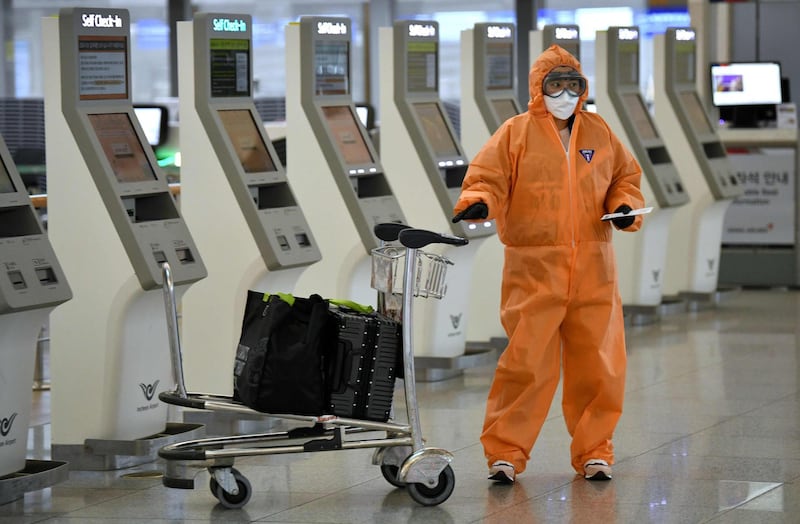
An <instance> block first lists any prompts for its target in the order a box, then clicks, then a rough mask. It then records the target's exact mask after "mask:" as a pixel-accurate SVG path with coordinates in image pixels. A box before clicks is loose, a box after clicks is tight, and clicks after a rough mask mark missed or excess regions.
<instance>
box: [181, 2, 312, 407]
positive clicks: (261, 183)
mask: <svg viewBox="0 0 800 524" xmlns="http://www.w3.org/2000/svg"><path fill="white" fill-rule="evenodd" d="M251 48H252V17H250V16H249V15H241V14H223V13H196V14H195V15H194V19H193V21H191V22H179V24H178V58H179V60H178V79H179V83H178V86H179V92H178V95H179V99H180V115H181V124H180V126H181V127H180V140H181V150H182V151H184V152H185V154H184V155H183V158H182V165H181V173H182V176H181V211H182V212H183V216H184V217H185V218H186V221H187V222H188V223H189V224H190V225H191V226H192V231H193V234H194V237H195V239H196V241H197V244H198V246H199V248H200V249H201V251H202V253H203V260H204V261H205V263H206V266H207V267H208V272H209V275H208V277H207V278H205V279H204V280H202V281H201V282H198V283H197V284H195V285H194V286H192V288H191V289H189V290H188V291H187V292H186V294H185V295H184V297H183V301H182V311H183V320H182V339H183V347H184V371H185V375H186V382H187V384H188V385H189V388H190V389H192V390H193V391H205V392H212V393H217V394H226V395H230V394H232V391H233V363H234V360H235V358H234V357H235V353H236V346H237V343H238V341H239V336H240V334H241V327H242V314H243V312H244V304H245V299H246V298H247V291H248V290H249V289H253V290H257V291H261V292H265V293H277V292H282V293H293V292H294V288H295V284H296V282H297V279H298V278H299V277H300V275H301V274H302V272H303V271H304V270H305V268H307V267H308V266H309V265H311V264H313V263H315V262H317V261H319V260H320V259H321V256H320V251H319V248H318V247H317V241H316V239H315V238H314V236H313V234H312V232H311V228H310V227H309V225H308V223H307V221H306V218H305V215H304V214H303V211H302V210H301V209H300V206H299V205H298V203H297V200H296V199H295V197H294V193H293V191H292V187H291V184H289V182H288V181H287V177H286V170H285V169H284V167H283V166H282V165H281V163H280V161H279V160H278V156H277V154H276V153H275V150H274V148H273V147H272V142H271V141H270V139H269V137H268V136H267V133H266V131H265V130H264V124H263V123H262V121H261V118H260V117H259V115H258V112H257V111H256V108H255V104H254V102H253V96H252V92H253V89H252V83H253V82H252V62H253V56H252V53H251ZM212 210H213V212H211V211H212Z"/></svg>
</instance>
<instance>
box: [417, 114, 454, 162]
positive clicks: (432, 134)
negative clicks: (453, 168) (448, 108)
mask: <svg viewBox="0 0 800 524" xmlns="http://www.w3.org/2000/svg"><path fill="white" fill-rule="evenodd" d="M413 107H414V112H415V113H416V114H417V118H418V119H419V121H420V123H421V124H422V129H423V130H424V131H425V136H426V137H427V139H428V143H430V144H431V147H432V148H433V153H434V155H436V157H437V158H443V157H449V156H458V155H459V152H458V147H457V146H456V143H455V140H453V136H452V135H451V134H450V130H449V128H448V127H447V123H446V122H445V120H444V116H443V115H442V111H441V109H439V104H437V103H436V102H418V103H416V104H413Z"/></svg>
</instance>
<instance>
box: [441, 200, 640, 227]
mask: <svg viewBox="0 0 800 524" xmlns="http://www.w3.org/2000/svg"><path fill="white" fill-rule="evenodd" d="M628 209H630V208H628ZM488 216H489V206H487V205H486V204H484V203H483V202H475V203H474V204H471V205H470V206H469V207H467V209H465V210H464V211H462V212H461V213H459V214H457V215H456V216H454V217H453V224H455V223H456V222H460V221H461V220H474V219H478V218H486V217H488Z"/></svg>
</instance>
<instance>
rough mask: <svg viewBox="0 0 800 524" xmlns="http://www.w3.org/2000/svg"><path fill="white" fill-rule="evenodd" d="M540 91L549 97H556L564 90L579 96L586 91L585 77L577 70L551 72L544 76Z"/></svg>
mask: <svg viewBox="0 0 800 524" xmlns="http://www.w3.org/2000/svg"><path fill="white" fill-rule="evenodd" d="M542 91H544V94H545V95H547V96H549V97H551V98H558V97H559V96H561V93H563V92H564V91H567V92H568V93H569V94H570V95H572V96H581V95H582V94H583V93H585V92H586V79H585V78H583V77H582V76H581V75H580V73H578V72H577V71H564V72H552V73H550V74H548V75H547V76H546V77H544V82H543V83H542Z"/></svg>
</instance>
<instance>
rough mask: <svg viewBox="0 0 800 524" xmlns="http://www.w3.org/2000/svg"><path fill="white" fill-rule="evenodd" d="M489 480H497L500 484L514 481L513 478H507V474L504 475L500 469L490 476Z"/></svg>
mask: <svg viewBox="0 0 800 524" xmlns="http://www.w3.org/2000/svg"><path fill="white" fill-rule="evenodd" d="M489 480H494V481H495V482H498V483H500V484H513V483H514V479H512V478H509V477H508V475H506V474H505V473H504V472H502V471H498V472H497V473H495V474H494V475H492V476H490V477H489Z"/></svg>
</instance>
